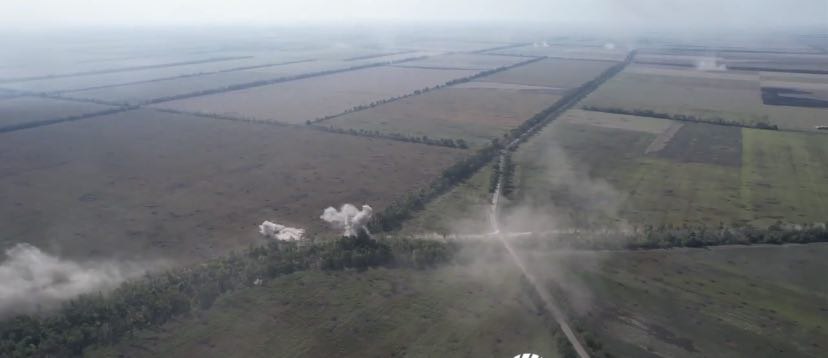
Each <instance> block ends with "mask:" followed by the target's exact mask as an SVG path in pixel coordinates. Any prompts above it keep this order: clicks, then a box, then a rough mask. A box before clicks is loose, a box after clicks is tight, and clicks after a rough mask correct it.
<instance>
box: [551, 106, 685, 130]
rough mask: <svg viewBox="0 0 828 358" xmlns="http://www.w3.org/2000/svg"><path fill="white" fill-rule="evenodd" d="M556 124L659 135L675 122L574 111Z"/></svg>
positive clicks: (567, 113)
mask: <svg viewBox="0 0 828 358" xmlns="http://www.w3.org/2000/svg"><path fill="white" fill-rule="evenodd" d="M556 122H563V123H572V124H583V125H592V126H598V127H605V128H614V129H626V130H631V131H636V132H646V133H652V134H656V135H659V134H661V133H663V132H664V131H666V130H667V129H668V128H669V127H670V126H672V123H673V121H668V120H663V119H658V118H648V117H639V116H630V115H626V114H615V113H606V112H596V111H585V110H580V109H573V110H569V111H567V112H566V113H565V114H564V115H563V116H561V118H559V119H557V120H556Z"/></svg>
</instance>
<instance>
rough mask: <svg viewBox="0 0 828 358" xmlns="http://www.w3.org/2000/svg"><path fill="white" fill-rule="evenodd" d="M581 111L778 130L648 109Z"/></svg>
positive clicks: (761, 124)
mask: <svg viewBox="0 0 828 358" xmlns="http://www.w3.org/2000/svg"><path fill="white" fill-rule="evenodd" d="M583 109H584V110H587V111H594V112H605V113H614V114H626V115H633V116H639V117H651V118H661V119H672V120H675V121H683V122H695V123H707V124H716V125H720V126H731V127H744V128H756V129H767V130H778V129H779V127H778V126H777V125H775V124H770V123H768V122H767V121H754V122H750V123H746V122H739V121H732V120H727V119H724V118H722V117H696V116H693V115H687V114H670V113H661V112H656V111H653V110H650V109H624V108H616V107H597V106H584V107H583Z"/></svg>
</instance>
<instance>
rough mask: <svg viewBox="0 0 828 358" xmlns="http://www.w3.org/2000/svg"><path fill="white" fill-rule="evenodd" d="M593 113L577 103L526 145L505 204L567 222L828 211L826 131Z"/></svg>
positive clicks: (762, 217) (819, 217)
mask: <svg viewBox="0 0 828 358" xmlns="http://www.w3.org/2000/svg"><path fill="white" fill-rule="evenodd" d="M606 116H617V118H618V119H623V120H622V121H610V119H611V118H608V117H606ZM591 117H592V113H590V112H582V111H574V112H572V113H571V114H569V115H567V116H565V117H564V118H561V119H560V120H559V121H557V122H556V123H554V124H553V125H552V126H550V127H549V128H546V129H545V130H544V131H543V132H541V134H539V135H538V136H537V137H535V138H532V139H531V140H530V141H529V142H528V143H527V144H526V145H525V146H523V147H521V148H520V149H519V150H518V152H517V153H516V154H515V156H514V157H515V158H514V161H515V162H516V163H517V168H518V169H517V174H516V181H517V183H518V184H517V185H518V189H517V190H516V194H515V198H514V199H515V200H514V202H511V203H509V204H508V205H507V206H512V207H513V210H515V211H516V212H518V213H519V212H521V210H525V207H529V208H533V209H534V210H535V211H538V212H544V213H546V214H548V216H549V217H550V218H556V219H557V220H558V222H557V223H558V224H560V225H563V226H570V225H574V226H580V225H585V224H589V223H591V222H592V221H593V220H594V221H596V222H595V223H600V224H613V223H614V224H620V223H627V224H631V225H645V224H654V225H658V224H672V225H681V224H684V223H688V224H706V225H710V224H718V223H720V222H722V223H725V224H744V223H751V224H759V225H768V224H772V223H774V222H776V221H777V220H781V221H783V222H794V223H803V224H804V223H813V222H821V221H823V220H824V217H825V215H826V214H828V205H826V204H825V203H826V202H828V201H826V199H828V185H827V184H825V183H828V171H827V170H826V168H828V166H826V163H825V158H826V155H827V154H828V144H826V142H825V141H824V140H823V138H822V136H821V135H819V134H809V133H793V132H781V131H764V130H757V129H747V128H743V129H740V128H734V127H723V126H715V125H706V124H693V123H683V124H682V123H679V122H672V121H668V120H661V121H662V122H664V123H665V124H660V125H659V123H658V122H654V121H658V120H656V119H652V118H638V117H633V116H618V115H607V114H606V113H596V114H595V117H597V118H591ZM666 123H674V124H675V125H678V127H676V126H674V125H667V124H666ZM671 128H674V129H676V130H671ZM514 215H515V216H517V214H514ZM506 217H507V219H508V215H507V216H506ZM518 219H519V218H518ZM515 220H517V219H515ZM520 224H525V223H518V224H516V225H520Z"/></svg>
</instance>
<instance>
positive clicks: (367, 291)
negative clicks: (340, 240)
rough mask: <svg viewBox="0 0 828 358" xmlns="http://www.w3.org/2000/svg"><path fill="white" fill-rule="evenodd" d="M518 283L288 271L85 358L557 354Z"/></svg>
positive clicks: (462, 273)
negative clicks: (195, 313)
mask: <svg viewBox="0 0 828 358" xmlns="http://www.w3.org/2000/svg"><path fill="white" fill-rule="evenodd" d="M520 283H521V281H520V276H519V273H518V272H517V270H516V269H515V268H514V267H512V266H506V265H503V264H500V265H491V266H490V265H483V264H478V265H475V266H471V267H447V268H441V269H437V270H427V271H414V270H402V269H391V270H389V269H378V270H368V271H365V272H356V271H350V272H341V273H322V272H304V273H298V274H292V275H289V276H286V277H283V278H278V279H276V280H273V281H270V282H268V283H267V284H266V285H265V286H264V287H259V288H252V289H249V290H245V291H242V292H239V293H238V294H234V295H232V296H228V297H225V298H223V299H221V300H219V301H218V302H216V304H215V306H214V308H213V309H211V310H210V311H208V312H206V313H205V314H204V315H203V316H201V317H193V318H190V319H184V320H181V321H180V322H176V323H172V324H169V325H166V326H164V327H163V328H162V330H161V331H156V332H150V331H146V332H141V333H139V334H138V335H136V336H135V337H134V338H132V339H129V340H127V341H125V342H124V343H123V344H120V345H117V346H114V347H106V348H104V349H99V350H97V351H93V352H90V354H89V356H90V357H110V356H117V355H119V354H126V355H127V356H130V357H143V356H147V357H153V356H175V357H260V356H261V357H265V356H272V355H273V352H274V351H278V352H279V355H284V356H308V357H310V356H315V357H334V356H342V355H358V356H421V357H426V356H429V357H480V356H488V355H491V354H494V355H497V356H511V355H513V354H515V352H522V351H524V350H525V349H526V347H532V349H533V350H534V351H535V352H538V353H540V354H543V356H544V357H558V354H557V352H558V348H557V345H556V338H557V337H558V336H559V335H560V333H556V332H557V331H558V330H557V327H556V326H554V322H551V320H550V319H549V318H548V317H546V316H544V315H541V314H540V313H539V311H537V308H536V307H537V306H535V304H534V303H533V302H532V301H531V300H530V298H529V295H528V294H527V293H526V291H525V290H524V288H523V287H524V286H522V285H521V284H520ZM251 307H256V309H251Z"/></svg>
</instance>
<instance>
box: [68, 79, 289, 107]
mask: <svg viewBox="0 0 828 358" xmlns="http://www.w3.org/2000/svg"><path fill="white" fill-rule="evenodd" d="M278 77H280V76H278V75H275V74H268V73H261V72H257V71H238V72H225V73H216V74H211V75H204V76H194V77H187V78H176V79H170V80H163V81H153V82H147V83H140V84H131V85H124V86H116V87H106V88H101V89H91V90H85V91H74V92H72V93H68V94H65V95H64V96H66V97H69V98H79V99H95V100H99V101H106V102H112V103H130V104H141V103H144V102H147V101H151V100H153V99H159V98H164V97H169V96H175V95H181V94H189V93H194V92H198V91H204V90H212V89H218V88H222V87H225V86H232V85H239V84H243V83H250V82H256V81H261V80H267V79H272V78H278Z"/></svg>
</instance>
